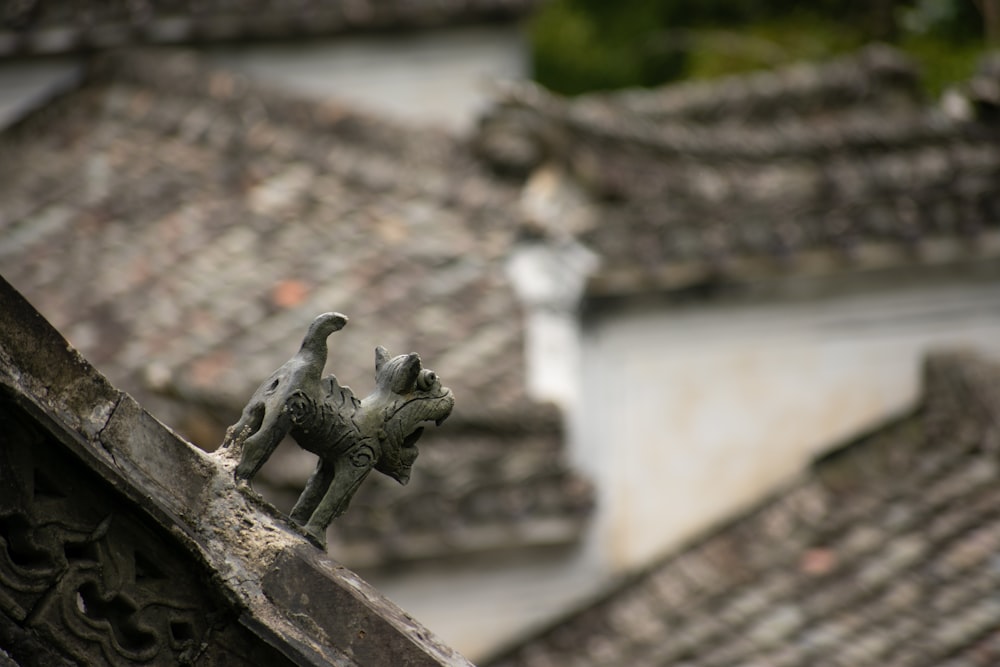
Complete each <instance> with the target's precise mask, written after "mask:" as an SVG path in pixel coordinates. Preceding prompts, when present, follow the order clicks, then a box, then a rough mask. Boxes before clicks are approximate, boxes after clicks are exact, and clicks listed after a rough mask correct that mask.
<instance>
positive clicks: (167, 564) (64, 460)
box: [0, 396, 283, 665]
mask: <svg viewBox="0 0 1000 667" xmlns="http://www.w3.org/2000/svg"><path fill="white" fill-rule="evenodd" d="M209 583H210V582H209V581H208V577H206V575H205V571H204V568H202V567H200V566H199V564H198V563H197V562H196V561H195V559H194V558H192V557H191V556H190V555H189V554H186V553H184V552H183V550H182V549H180V548H179V547H178V546H177V545H176V544H175V543H173V542H172V540H171V539H170V538H169V536H167V535H165V534H164V531H163V529H162V528H159V527H157V526H155V525H154V524H153V523H151V522H150V521H149V520H148V519H146V518H144V517H143V515H142V513H141V512H140V511H138V510H137V508H135V507H134V506H133V504H132V503H131V502H129V501H127V500H126V499H125V498H124V496H121V495H120V494H118V493H116V492H115V491H114V490H113V489H112V488H110V486H109V485H108V484H107V483H106V482H104V481H102V480H100V479H99V478H98V477H97V476H95V475H94V474H93V473H92V472H90V471H89V470H88V469H87V468H85V467H84V466H83V465H81V464H80V462H79V461H76V460H75V459H74V458H73V457H72V456H71V455H70V454H68V453H67V452H66V451H65V450H64V449H63V448H62V446H61V445H60V444H59V443H58V442H57V441H56V440H55V439H54V437H53V436H52V435H51V434H50V433H48V432H47V431H45V429H44V428H42V427H41V426H40V425H39V423H38V422H37V421H35V420H34V419H32V418H31V416H30V415H28V414H27V413H26V412H25V411H24V410H22V409H20V408H19V407H18V406H17V405H16V404H14V403H13V402H12V401H11V400H9V399H5V398H4V397H2V396H0V611H2V613H3V615H4V616H6V618H4V619H2V620H3V628H2V629H0V638H2V639H3V640H4V641H3V642H2V645H3V647H4V650H5V651H6V652H7V653H8V654H10V656H11V658H13V659H14V660H16V661H18V662H20V663H21V664H25V665H30V664H57V663H52V662H51V658H49V659H46V658H43V657H42V655H43V653H50V654H51V653H53V652H55V653H57V654H60V655H62V656H65V657H67V658H70V659H72V660H74V661H78V662H79V663H81V664H87V665H121V664H143V665H176V664H195V663H196V662H197V663H198V664H206V662H209V663H211V662H216V660H210V659H209V656H210V655H214V656H217V659H218V656H221V655H230V657H234V656H232V655H231V651H228V650H227V649H226V648H225V647H222V648H221V649H220V647H219V646H218V643H219V640H223V643H230V642H226V641H225V640H224V638H225V637H226V636H227V635H230V634H232V630H233V628H231V627H229V626H231V625H232V624H233V621H234V619H233V618H232V614H230V613H227V607H228V606H227V605H226V604H225V603H224V601H222V600H220V599H218V598H217V597H216V596H214V595H213V594H212V592H211V591H212V586H211V585H209ZM233 639H234V640H235V641H233V642H232V643H234V644H237V645H238V644H239V643H241V642H240V639H239V638H235V637H234V638H233ZM243 639H244V640H245V638H243ZM250 643H251V644H254V643H259V642H254V641H251V642H250ZM209 644H213V645H215V646H213V647H212V648H211V650H209V648H210V647H209ZM277 660H278V663H276V664H280V663H281V662H283V661H282V660H281V659H280V658H277ZM254 662H256V661H254ZM258 664H262V663H258Z"/></svg>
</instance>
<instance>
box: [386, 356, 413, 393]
mask: <svg viewBox="0 0 1000 667" xmlns="http://www.w3.org/2000/svg"><path fill="white" fill-rule="evenodd" d="M419 375H420V355H418V354H417V353H416V352H411V353H409V354H408V355H406V356H405V357H404V358H403V363H402V365H401V366H400V367H399V371H398V375H396V377H394V378H393V379H392V390H393V391H394V392H396V393H397V394H405V393H407V392H409V391H410V390H411V389H413V385H415V384H416V383H417V377H418V376H419Z"/></svg>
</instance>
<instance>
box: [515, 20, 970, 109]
mask: <svg viewBox="0 0 1000 667" xmlns="http://www.w3.org/2000/svg"><path fill="white" fill-rule="evenodd" d="M975 1H977V0H905V1H901V0H895V1H894V0H814V1H813V2H812V3H809V4H808V5H804V4H803V3H801V2H797V1H793V0H700V1H699V2H697V3H694V2H690V1H685V0H618V1H617V2H607V1H606V0H551V1H550V2H548V3H547V4H545V5H543V7H542V9H541V11H540V12H539V13H538V15H537V17H536V19H535V20H534V21H533V22H532V24H531V40H532V54H533V62H534V68H535V78H536V80H538V81H539V82H540V83H542V84H544V85H546V86H547V87H549V88H551V89H553V90H556V91H558V92H562V93H566V94H577V93H582V92H586V91H590V90H602V89H613V88H622V87H628V86H654V85H659V84H662V83H666V82H669V81H672V80H676V79H679V78H685V77H711V76H719V75H724V74H732V73H737V72H745V71H748V70H752V69H759V68H762V67H773V66H775V65H779V64H782V63H787V62H794V61H799V60H817V59H823V58H828V57H830V56H833V55H836V54H838V53H844V52H847V51H851V50H854V49H856V48H858V47H859V46H861V45H862V44H863V43H865V42H867V41H871V40H873V39H878V40H884V41H892V42H895V43H896V44H897V45H899V46H900V47H901V48H903V49H904V50H907V51H910V52H911V53H912V54H913V55H915V56H916V57H917V58H918V60H919V61H921V62H922V63H923V64H924V67H925V70H926V73H927V78H928V83H929V87H930V88H932V89H933V90H937V89H940V87H941V86H943V85H944V84H945V83H946V82H949V81H955V80H957V79H959V78H964V77H965V76H967V75H968V72H969V71H970V70H971V62H972V61H973V60H974V59H975V58H976V57H977V56H978V54H980V53H981V52H982V50H983V49H984V46H985V44H984V40H983V25H982V17H981V15H980V13H979V11H978V10H977V8H976V6H975V4H974V2H975Z"/></svg>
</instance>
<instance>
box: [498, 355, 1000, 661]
mask: <svg viewBox="0 0 1000 667" xmlns="http://www.w3.org/2000/svg"><path fill="white" fill-rule="evenodd" d="M998 415H1000V366H998V365H996V364H995V363H993V364H991V363H988V362H984V361H982V360H981V359H978V358H976V357H974V356H970V355H967V354H953V353H952V354H939V355H936V356H932V357H931V358H930V359H929V360H928V362H927V363H926V367H925V377H924V396H923V399H922V404H921V405H920V406H919V408H918V409H916V410H915V411H914V412H913V413H912V414H910V415H908V416H906V417H903V418H901V419H899V420H897V421H895V422H893V423H890V424H887V425H885V426H883V427H881V428H879V429H878V430H876V431H875V432H873V433H870V434H868V435H865V436H863V437H861V438H859V439H858V440H856V441H855V442H853V443H850V444H848V445H846V446H844V447H842V448H840V449H838V450H836V451H834V452H832V453H831V454H829V455H827V456H826V457H824V458H823V459H821V460H819V461H818V462H816V464H815V465H814V466H813V467H812V469H811V470H810V471H808V473H806V474H804V475H802V477H801V478H800V479H799V480H798V481H797V482H795V483H793V484H791V485H790V486H788V487H787V488H785V489H783V490H781V491H779V492H778V493H776V494H775V495H774V496H773V497H772V498H771V499H769V500H767V501H766V502H764V503H762V504H760V505H759V506H757V507H756V508H753V509H752V510H751V511H750V512H749V513H747V514H746V515H745V516H743V517H742V518H739V519H737V520H735V521H733V522H732V523H730V524H728V525H725V526H723V527H721V528H719V529H718V530H716V531H714V532H712V533H711V534H709V535H707V536H705V537H704V538H703V539H701V540H698V541H696V542H695V543H693V544H691V545H690V546H689V547H688V548H686V549H683V550H681V551H680V552H678V553H676V554H674V555H671V556H669V557H667V558H666V559H664V560H662V561H660V562H658V563H655V564H654V565H652V566H651V567H649V568H648V569H646V570H645V571H643V572H640V573H637V574H636V575H634V576H633V577H631V578H630V579H628V580H627V581H625V582H623V583H622V584H621V585H620V586H617V587H616V588H615V589H614V590H611V591H609V592H608V593H607V594H606V595H605V596H604V597H602V598H601V599H598V600H596V601H594V602H593V603H592V604H590V605H588V606H586V607H585V608H583V609H581V610H579V611H578V612H576V613H574V614H573V615H571V616H570V617H568V618H565V619H563V620H561V621H560V622H558V623H556V624H555V625H553V627H552V628H550V629H549V630H547V631H544V632H542V633H541V634H539V635H538V636H536V637H534V638H532V639H529V640H527V641H525V642H524V643H523V644H522V645H520V646H518V647H516V648H513V649H511V650H509V651H508V652H507V653H506V654H504V655H503V656H502V657H498V658H497V659H495V660H494V661H493V662H491V663H490V664H491V665H492V666H493V667H554V666H556V665H558V666H559V667H590V666H597V665H608V666H610V665H634V666H636V667H644V666H654V665H655V666H661V667H667V666H672V667H682V666H683V667H807V666H808V667H817V666H820V667H826V666H830V667H834V666H843V667H866V666H869V665H871V666H872V667H874V666H879V667H884V666H892V667H930V666H936V667H988V666H991V665H996V664H1000V597H998V594H997V590H998V586H1000V462H998V454H1000V420H998V418H997V416H998Z"/></svg>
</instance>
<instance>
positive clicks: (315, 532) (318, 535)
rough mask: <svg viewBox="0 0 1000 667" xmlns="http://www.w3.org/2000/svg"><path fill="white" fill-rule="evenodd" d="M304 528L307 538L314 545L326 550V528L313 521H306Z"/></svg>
mask: <svg viewBox="0 0 1000 667" xmlns="http://www.w3.org/2000/svg"><path fill="white" fill-rule="evenodd" d="M304 528H305V534H306V538H308V540H309V541H310V542H312V543H313V544H314V545H315V546H316V547H318V548H320V549H322V550H323V551H326V528H322V527H320V526H318V525H316V524H313V523H307V524H306V525H305V526H304Z"/></svg>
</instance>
